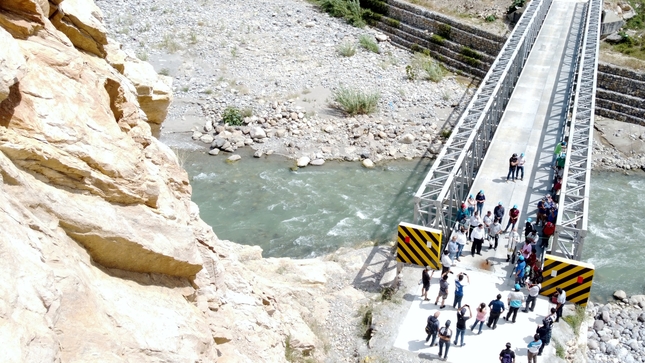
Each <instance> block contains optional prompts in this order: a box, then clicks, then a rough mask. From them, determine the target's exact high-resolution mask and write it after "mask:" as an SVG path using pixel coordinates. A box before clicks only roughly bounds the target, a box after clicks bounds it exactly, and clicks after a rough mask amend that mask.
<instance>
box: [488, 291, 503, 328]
mask: <svg viewBox="0 0 645 363" xmlns="http://www.w3.org/2000/svg"><path fill="white" fill-rule="evenodd" d="M488 307H489V308H490V314H489V315H488V323H486V326H487V327H489V328H491V329H495V328H497V320H499V317H500V315H502V313H503V312H504V310H506V308H505V307H504V302H503V301H502V294H497V299H495V300H493V301H491V302H490V303H488Z"/></svg>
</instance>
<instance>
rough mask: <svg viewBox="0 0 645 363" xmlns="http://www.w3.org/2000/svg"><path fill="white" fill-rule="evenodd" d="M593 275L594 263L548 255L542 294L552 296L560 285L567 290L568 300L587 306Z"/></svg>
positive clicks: (545, 262) (545, 261) (545, 263)
mask: <svg viewBox="0 0 645 363" xmlns="http://www.w3.org/2000/svg"><path fill="white" fill-rule="evenodd" d="M593 275H594V267H593V265H592V264H589V263H585V262H580V261H575V260H570V259H568V258H562V257H557V256H553V255H546V256H545V257H544V267H543V269H542V277H543V278H544V280H543V281H542V290H541V291H540V295H544V296H551V295H553V293H555V289H556V288H558V287H559V288H561V289H563V290H564V291H566V293H567V302H570V303H574V304H579V305H582V306H585V305H587V301H588V300H589V293H590V292H591V284H592V282H593Z"/></svg>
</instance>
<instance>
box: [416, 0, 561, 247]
mask: <svg viewBox="0 0 645 363" xmlns="http://www.w3.org/2000/svg"><path fill="white" fill-rule="evenodd" d="M552 1H553V0H534V1H531V2H530V3H529V5H528V7H527V9H526V11H525V12H524V14H523V15H522V17H521V18H520V20H519V21H518V23H517V25H516V26H515V28H514V29H513V32H512V33H511V35H510V36H509V38H508V39H507V41H506V43H504V46H503V47H502V50H501V51H500V53H499V55H498V56H497V58H496V59H495V62H493V65H492V66H491V68H490V70H489V71H488V73H487V74H486V76H485V77H484V79H483V80H482V82H481V85H480V87H479V88H478V89H477V91H476V92H475V94H474V96H473V98H472V100H471V101H470V103H469V104H468V106H467V107H466V109H465V111H464V113H463V114H462V116H461V117H460V119H459V121H458V122H457V124H456V125H455V127H454V128H453V131H452V133H451V135H450V137H449V138H448V140H447V141H446V143H445V145H444V147H443V149H442V150H441V152H440V153H439V155H437V159H436V160H435V162H434V164H433V165H432V167H431V169H430V171H429V172H428V174H427V176H426V177H425V179H424V180H423V182H422V183H421V186H420V187H419V189H418V190H417V192H416V193H415V196H414V200H415V206H414V219H415V221H416V223H417V224H420V225H423V226H426V227H432V228H437V229H440V230H442V231H443V236H444V238H447V237H445V236H448V233H449V231H450V228H451V225H452V224H453V222H454V221H452V220H451V218H452V216H453V215H455V213H456V211H457V209H458V208H459V205H460V204H461V202H462V201H463V200H465V199H466V195H467V193H468V192H469V190H470V188H471V186H472V184H473V182H474V181H475V177H476V175H477V171H478V170H479V167H480V166H481V163H482V161H483V159H484V156H485V155H486V151H487V150H488V147H489V145H490V143H491V140H492V138H493V135H494V134H495V131H496V130H497V126H498V125H499V122H500V120H501V119H502V116H503V114H504V109H505V107H506V105H507V104H508V101H509V100H510V97H511V94H512V93H513V89H514V87H515V84H516V83H517V80H518V78H519V76H520V73H521V71H522V68H523V67H524V63H525V62H526V59H527V58H528V56H529V52H530V50H531V47H532V46H533V44H534V43H535V39H536V38H537V36H538V33H539V31H540V28H541V26H542V23H543V22H544V19H545V18H546V15H547V13H548V10H549V8H550V7H551V4H552Z"/></svg>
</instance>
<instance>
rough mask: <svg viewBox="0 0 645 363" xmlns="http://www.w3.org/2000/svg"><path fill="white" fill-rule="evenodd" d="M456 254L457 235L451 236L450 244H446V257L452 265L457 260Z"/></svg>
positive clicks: (457, 246)
mask: <svg viewBox="0 0 645 363" xmlns="http://www.w3.org/2000/svg"><path fill="white" fill-rule="evenodd" d="M457 252H459V244H458V243H457V235H456V234H453V235H452V238H451V239H450V242H448V255H449V256H450V259H451V260H452V264H453V265H454V264H455V261H456V260H457Z"/></svg>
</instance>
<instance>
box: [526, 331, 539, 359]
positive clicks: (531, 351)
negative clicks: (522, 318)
mask: <svg viewBox="0 0 645 363" xmlns="http://www.w3.org/2000/svg"><path fill="white" fill-rule="evenodd" d="M541 346H542V341H541V340H540V334H535V335H534V336H533V341H532V342H530V343H529V345H528V346H527V348H528V356H529V363H531V362H533V363H537V356H538V353H539V351H540V347H541Z"/></svg>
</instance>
